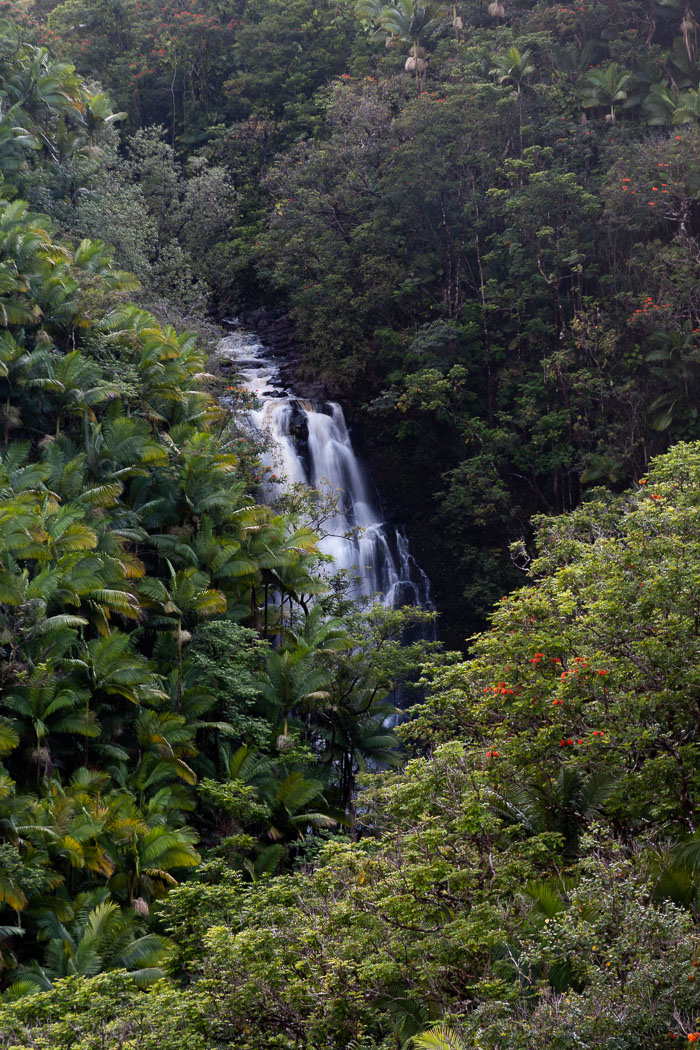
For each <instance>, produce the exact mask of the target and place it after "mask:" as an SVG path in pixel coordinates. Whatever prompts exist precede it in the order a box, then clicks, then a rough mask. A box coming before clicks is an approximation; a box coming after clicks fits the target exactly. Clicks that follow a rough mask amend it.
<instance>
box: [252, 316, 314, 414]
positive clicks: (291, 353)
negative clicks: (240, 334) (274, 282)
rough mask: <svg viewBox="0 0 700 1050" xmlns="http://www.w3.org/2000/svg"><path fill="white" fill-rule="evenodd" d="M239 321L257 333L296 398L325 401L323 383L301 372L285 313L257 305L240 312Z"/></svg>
mask: <svg viewBox="0 0 700 1050" xmlns="http://www.w3.org/2000/svg"><path fill="white" fill-rule="evenodd" d="M241 321H242V323H243V324H244V326H245V327H247V328H252V329H253V330H254V331H255V332H257V333H258V334H259V336H260V337H261V339H262V341H263V342H264V343H265V345H266V346H268V347H269V348H270V351H271V353H270V356H271V357H272V358H274V361H275V364H276V365H277V368H278V371H279V374H280V378H281V380H282V383H283V384H284V385H285V386H287V387H289V388H290V389H291V390H294V391H296V392H297V393H298V394H299V396H300V397H302V398H308V399H309V400H312V401H325V400H327V399H328V397H329V396H330V392H329V390H328V388H327V387H326V386H325V384H323V383H319V382H313V381H309V380H308V379H307V378H305V377H304V375H303V368H302V354H301V351H300V350H299V344H298V343H297V341H296V332H295V330H294V324H293V322H292V321H291V320H290V318H289V316H288V315H287V314H277V313H274V312H273V311H272V310H267V309H265V308H264V307H259V308H258V309H257V310H251V311H250V312H248V313H246V314H243V315H242V317H241Z"/></svg>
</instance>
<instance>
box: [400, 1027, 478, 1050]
mask: <svg viewBox="0 0 700 1050" xmlns="http://www.w3.org/2000/svg"><path fill="white" fill-rule="evenodd" d="M413 1046H414V1047H416V1050H468V1048H467V1043H466V1040H465V1039H463V1038H462V1036H461V1035H460V1033H459V1032H458V1031H457V1030H456V1029H455V1028H450V1027H449V1026H448V1025H445V1024H443V1023H441V1022H440V1023H438V1024H434V1025H432V1027H430V1028H428V1029H427V1030H426V1031H425V1032H421V1034H420V1035H414V1036H413Z"/></svg>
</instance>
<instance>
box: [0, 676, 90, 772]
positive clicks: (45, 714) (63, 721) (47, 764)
mask: <svg viewBox="0 0 700 1050" xmlns="http://www.w3.org/2000/svg"><path fill="white" fill-rule="evenodd" d="M87 701H88V694H87V693H86V692H83V691H81V690H79V689H77V688H75V686H73V685H71V684H69V683H66V684H62V683H61V682H60V681H57V680H56V678H55V677H54V676H52V675H50V674H48V673H47V670H46V668H43V669H40V670H37V671H35V672H34V674H33V675H32V677H31V679H30V681H29V683H28V684H27V685H18V686H16V687H15V689H14V690H13V691H12V692H11V693H9V694H7V695H6V696H5V699H4V702H5V704H6V706H7V709H8V710H9V711H10V712H11V713H12V715H13V716H14V726H15V728H16V729H17V730H18V732H19V736H20V740H21V739H22V738H27V737H29V738H30V739H29V741H28V744H29V754H30V757H31V761H32V763H33V764H34V765H35V767H36V784H37V789H38V787H39V784H40V782H41V780H42V779H44V780H47V779H48V777H50V775H51V773H52V771H53V767H54V763H53V758H52V753H51V748H52V744H53V741H52V737H53V736H54V735H55V734H56V733H71V734H77V735H78V736H84V737H98V736H99V735H100V726H99V723H98V721H97V719H96V717H95V715H94V713H93V712H92V711H90V710H89V708H88V706H87Z"/></svg>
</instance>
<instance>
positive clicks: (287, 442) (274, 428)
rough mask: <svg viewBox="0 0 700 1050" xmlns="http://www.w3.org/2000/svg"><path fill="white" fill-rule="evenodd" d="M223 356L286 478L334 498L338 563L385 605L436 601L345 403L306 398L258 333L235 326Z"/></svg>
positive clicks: (331, 546) (332, 528) (333, 549)
mask: <svg viewBox="0 0 700 1050" xmlns="http://www.w3.org/2000/svg"><path fill="white" fill-rule="evenodd" d="M218 354H219V358H220V359H221V360H224V361H226V360H228V361H230V362H231V366H232V367H233V368H235V370H236V373H237V374H238V375H240V377H241V383H240V386H241V387H243V389H245V390H246V391H248V392H249V393H250V394H251V395H253V396H254V397H255V398H256V399H257V402H258V404H259V407H258V408H256V409H254V410H252V411H251V412H250V420H251V423H252V425H253V426H254V427H255V428H256V429H257V430H258V431H259V432H260V433H261V434H262V435H263V436H264V437H265V438H266V439H267V440H268V442H269V448H270V452H269V454H270V457H271V458H272V459H273V460H274V463H275V469H276V471H277V472H278V473H279V474H280V475H281V476H282V477H283V478H284V483H286V484H288V485H291V484H294V483H297V482H301V483H303V484H307V485H312V486H313V487H314V488H317V489H320V490H321V491H323V492H327V493H328V494H329V495H331V496H332V497H333V498H334V500H335V504H336V507H337V510H336V513H335V514H334V515H333V517H332V518H331V519H329V520H328V521H327V522H326V524H325V529H326V531H327V535H325V536H324V538H323V540H322V542H321V548H322V549H323V550H324V551H325V552H326V553H327V554H330V555H331V556H332V558H333V562H334V566H335V568H336V569H346V570H348V571H349V572H351V573H352V574H354V575H355V576H356V577H357V579H358V584H357V590H359V593H361V594H365V595H375V594H376V595H377V596H378V597H379V598H380V600H381V601H382V603H383V604H384V605H386V606H389V607H398V606H400V605H423V606H429V605H430V588H429V583H428V578H427V576H426V575H425V573H424V572H422V570H421V569H420V568H419V566H418V565H416V562H415V560H414V559H413V558H412V557H411V555H410V553H409V550H408V541H407V540H406V537H405V536H404V534H403V533H402V532H401V531H400V530H399V529H396V528H395V527H393V526H391V525H390V524H388V523H387V522H385V521H383V519H382V516H381V513H380V511H379V509H378V505H379V501H378V500H377V499H376V498H375V497H374V496H373V494H372V492H371V488H370V483H369V479H368V477H367V474H366V472H365V470H364V469H363V467H362V464H361V463H360V461H359V460H358V458H357V456H356V455H355V452H354V449H353V447H352V442H351V440H350V435H349V433H348V428H347V425H346V422H345V416H344V415H343V410H342V408H341V407H340V405H339V404H337V403H336V402H334V401H330V402H323V403H318V402H314V401H306V400H303V399H301V398H298V397H296V396H295V395H294V394H293V393H292V392H291V391H290V390H288V389H286V388H285V387H284V386H283V385H282V381H281V379H280V375H279V372H278V370H277V368H276V366H275V364H274V361H273V360H271V358H270V356H269V354H268V353H267V351H266V349H265V347H264V346H263V344H262V343H261V342H260V340H259V338H258V337H257V336H256V335H255V334H254V333H252V332H248V331H244V330H242V329H236V330H235V331H233V332H232V333H231V334H230V335H228V336H226V337H225V338H224V339H222V340H221V342H220V343H219V350H218Z"/></svg>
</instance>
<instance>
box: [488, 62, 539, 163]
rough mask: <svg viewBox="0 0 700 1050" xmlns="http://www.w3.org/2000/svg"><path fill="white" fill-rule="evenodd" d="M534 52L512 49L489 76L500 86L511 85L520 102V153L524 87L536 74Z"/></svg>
mask: <svg viewBox="0 0 700 1050" xmlns="http://www.w3.org/2000/svg"><path fill="white" fill-rule="evenodd" d="M531 55H532V52H531V51H523V52H522V53H521V52H520V51H519V50H518V48H517V47H511V48H510V49H509V50H508V51H507V52H506V54H505V55H502V56H501V57H500V58H498V59H497V60H496V65H495V66H494V67H493V69H491V70H490V71H489V75H490V76H492V77H494V76H495V77H496V80H497V82H498V83H499V84H511V85H512V86H513V90H514V91H515V97H516V98H517V100H518V126H519V131H520V152H521V153H522V151H523V98H522V93H523V87H524V86H525V84H526V82H527V81H528V80H529V78H530V77H531V76H532V74H533V73H534V72H535V66H534V63H532V62H531V61H530V58H531Z"/></svg>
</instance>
